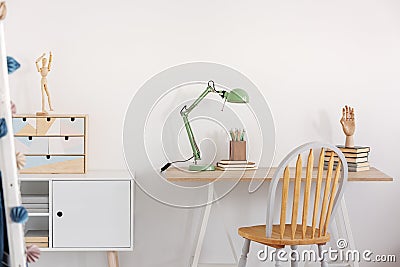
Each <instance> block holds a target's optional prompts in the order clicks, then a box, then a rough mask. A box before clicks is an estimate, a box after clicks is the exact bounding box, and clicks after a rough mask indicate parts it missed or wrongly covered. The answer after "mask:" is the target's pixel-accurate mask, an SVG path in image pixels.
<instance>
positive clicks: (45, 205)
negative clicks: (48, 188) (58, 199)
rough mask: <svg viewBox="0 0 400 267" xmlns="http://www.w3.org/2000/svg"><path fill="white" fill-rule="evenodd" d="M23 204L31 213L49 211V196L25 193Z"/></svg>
mask: <svg viewBox="0 0 400 267" xmlns="http://www.w3.org/2000/svg"><path fill="white" fill-rule="evenodd" d="M22 205H23V206H24V207H25V209H26V210H27V211H28V212H29V213H49V196H48V195H27V194H23V195H22Z"/></svg>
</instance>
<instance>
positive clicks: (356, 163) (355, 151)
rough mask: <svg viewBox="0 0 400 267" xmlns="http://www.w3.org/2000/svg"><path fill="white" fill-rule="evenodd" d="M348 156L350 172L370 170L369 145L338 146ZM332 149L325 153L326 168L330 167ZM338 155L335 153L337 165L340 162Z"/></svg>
mask: <svg viewBox="0 0 400 267" xmlns="http://www.w3.org/2000/svg"><path fill="white" fill-rule="evenodd" d="M337 147H338V148H339V149H340V150H341V151H342V152H343V154H344V156H345V157H346V161H347V165H348V166H349V172H361V171H368V170H369V162H368V157H369V152H370V148H369V147H361V146H356V147H343V146H337ZM331 155H332V151H327V152H326V153H325V168H327V167H328V164H329V159H330V156H331ZM338 160H339V159H338V157H337V156H336V155H335V167H336V165H337V163H338Z"/></svg>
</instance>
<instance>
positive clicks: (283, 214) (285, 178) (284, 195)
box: [280, 167, 290, 239]
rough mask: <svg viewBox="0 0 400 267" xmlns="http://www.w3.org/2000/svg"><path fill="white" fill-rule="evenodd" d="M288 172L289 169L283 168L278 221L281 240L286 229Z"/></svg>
mask: <svg viewBox="0 0 400 267" xmlns="http://www.w3.org/2000/svg"><path fill="white" fill-rule="evenodd" d="M289 182H290V171H289V167H286V168H285V172H284V173H283V186H282V204H281V221H280V231H281V233H280V237H281V239H282V238H283V235H284V233H285V227H286V207H287V200H288V194H289Z"/></svg>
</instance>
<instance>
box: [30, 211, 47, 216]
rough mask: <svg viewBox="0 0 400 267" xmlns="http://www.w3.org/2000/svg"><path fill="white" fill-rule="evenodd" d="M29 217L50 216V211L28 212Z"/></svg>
mask: <svg viewBox="0 0 400 267" xmlns="http://www.w3.org/2000/svg"><path fill="white" fill-rule="evenodd" d="M28 215H29V217H47V216H50V213H49V212H47V213H39V212H34V213H28Z"/></svg>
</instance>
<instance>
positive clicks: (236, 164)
mask: <svg viewBox="0 0 400 267" xmlns="http://www.w3.org/2000/svg"><path fill="white" fill-rule="evenodd" d="M216 169H217V170H221V171H245V170H256V169H257V166H256V164H255V163H254V162H250V161H247V160H221V161H219V162H217V167H216Z"/></svg>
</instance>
